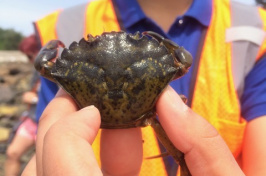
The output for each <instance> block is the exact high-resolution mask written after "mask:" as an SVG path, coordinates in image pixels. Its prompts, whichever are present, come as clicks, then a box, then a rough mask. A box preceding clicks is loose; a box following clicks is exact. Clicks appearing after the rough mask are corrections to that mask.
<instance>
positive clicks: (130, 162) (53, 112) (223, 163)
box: [23, 87, 243, 176]
mask: <svg viewBox="0 0 266 176" xmlns="http://www.w3.org/2000/svg"><path fill="white" fill-rule="evenodd" d="M65 107H68V108H65ZM156 108H157V113H158V115H159V120H160V122H161V124H162V126H163V127H164V129H165V131H166V133H167V135H168V136H169V138H170V140H171V141H172V142H173V144H174V145H175V146H176V147H177V148H178V149H179V150H181V151H182V152H184V153H185V160H186V163H187V165H188V168H189V170H190V172H191V174H192V175H195V176H196V175H243V173H242V171H241V170H240V168H239V167H238V165H237V163H236V161H235V159H234V158H233V156H232V154H231V152H230V151H229V149H228V147H227V146H226V144H225V143H224V141H223V140H222V138H221V137H220V135H219V134H218V133H217V131H216V130H215V129H214V128H213V127H212V126H211V125H210V124H209V123H208V122H207V121H206V120H204V119H203V118H202V117H200V116H199V115H197V114H196V113H194V112H193V111H192V110H190V109H189V108H188V107H187V106H186V105H185V104H184V103H183V102H182V100H181V99H180V97H179V96H178V95H177V93H176V92H175V91H174V90H173V89H172V88H170V87H168V88H167V89H166V90H165V91H164V92H163V93H162V95H161V96H160V98H159V99H158V102H157V105H156ZM60 117H61V118H60ZM62 117H63V118H62ZM99 125H100V114H99V112H98V110H97V109H96V108H95V107H87V108H84V109H82V110H80V111H77V107H76V106H75V103H74V102H73V100H72V99H71V98H70V97H69V96H68V95H66V94H65V93H64V92H61V93H59V94H58V95H57V97H56V98H55V99H54V100H53V101H52V102H51V103H50V104H49V105H48V107H47V109H46V110H45V112H44V113H43V116H42V120H41V121H40V127H39V132H38V139H37V164H38V165H39V167H38V175H71V174H74V175H88V173H91V175H93V174H95V175H101V174H102V173H101V170H100V169H99V166H98V165H97V162H96V160H95V157H94V154H93V152H92V149H91V144H92V142H93V140H94V138H95V136H96V133H97V131H98V130H99ZM44 132H45V133H44ZM44 136H45V137H44ZM41 139H42V140H41ZM38 141H39V142H38ZM43 141H44V142H43ZM101 142H102V145H101V149H102V153H101V160H102V172H103V173H104V175H123V174H124V175H138V172H139V169H140V166H141V161H142V141H141V135H140V131H139V128H136V129H134V128H133V129H125V130H103V131H102V141H101ZM129 151H130V152H129ZM51 173H52V174H51ZM77 173H78V174H77ZM125 173H126V174H125ZM23 176H24V175H23Z"/></svg>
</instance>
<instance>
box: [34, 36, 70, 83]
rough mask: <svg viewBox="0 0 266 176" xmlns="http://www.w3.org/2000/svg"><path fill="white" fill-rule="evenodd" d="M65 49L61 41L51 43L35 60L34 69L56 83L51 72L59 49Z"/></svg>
mask: <svg viewBox="0 0 266 176" xmlns="http://www.w3.org/2000/svg"><path fill="white" fill-rule="evenodd" d="M59 47H63V48H64V47H65V45H64V44H63V43H62V42H61V41H60V40H51V41H49V42H48V43H47V44H46V45H45V46H44V47H43V48H42V49H41V50H40V52H39V54H38V56H37V57H36V59H35V62H34V67H35V69H36V70H37V71H38V72H40V74H41V75H42V76H44V77H45V78H47V79H49V80H51V81H54V79H53V77H52V75H51V71H52V68H53V65H54V62H53V61H54V60H55V59H56V58H57V54H58V48H59Z"/></svg>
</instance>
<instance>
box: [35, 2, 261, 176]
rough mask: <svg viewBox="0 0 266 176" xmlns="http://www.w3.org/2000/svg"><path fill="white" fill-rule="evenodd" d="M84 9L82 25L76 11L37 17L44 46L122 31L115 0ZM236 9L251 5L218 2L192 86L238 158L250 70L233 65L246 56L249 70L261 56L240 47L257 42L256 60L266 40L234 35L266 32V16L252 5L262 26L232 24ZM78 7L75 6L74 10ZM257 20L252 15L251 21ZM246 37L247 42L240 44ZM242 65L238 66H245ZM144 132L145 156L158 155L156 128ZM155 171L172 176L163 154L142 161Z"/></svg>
mask: <svg viewBox="0 0 266 176" xmlns="http://www.w3.org/2000/svg"><path fill="white" fill-rule="evenodd" d="M80 8H83V9H84V11H82V10H77V11H78V13H82V19H80V17H76V19H79V20H77V21H79V23H80V21H81V24H77V22H76V23H75V20H74V19H75V17H74V16H75V15H74V13H72V14H71V15H67V12H66V11H67V10H64V11H56V12H54V13H52V14H50V15H48V16H46V17H45V18H43V19H41V20H39V21H37V22H36V23H35V26H36V30H37V32H38V33H39V36H40V40H41V44H42V45H44V44H45V43H47V42H48V41H50V40H52V39H58V38H59V39H60V40H62V41H63V42H64V43H65V44H66V46H68V45H69V44H70V42H72V41H79V40H80V38H81V37H82V36H83V37H84V38H86V37H87V34H89V33H90V34H92V35H100V34H101V33H102V32H109V31H119V30H120V26H119V22H118V19H117V16H116V13H115V10H114V6H113V4H112V2H111V1H110V0H98V1H92V2H90V3H88V4H87V5H86V6H84V5H83V6H82V7H81V6H80V7H79V8H78V7H77V9H80ZM232 9H234V10H235V12H234V13H236V14H238V13H239V14H240V12H241V10H242V13H246V14H248V13H247V6H245V5H242V4H239V3H235V2H234V3H233V2H230V1H229V0H214V1H213V15H212V19H211V23H210V26H209V28H208V29H207V32H206V36H205V38H204V40H203V41H204V42H203V44H202V51H201V52H199V53H201V54H200V59H199V63H198V67H197V68H198V69H196V70H194V72H195V73H196V74H195V75H196V76H195V78H196V79H195V81H194V84H193V83H192V85H193V86H191V87H192V88H193V95H192V99H191V102H190V104H191V107H192V109H193V110H194V111H195V112H197V113H198V114H200V115H201V116H203V117H205V118H206V119H207V120H208V121H209V122H210V123H211V124H212V125H213V126H214V127H215V128H216V129H217V130H218V132H219V133H220V134H221V136H222V137H223V139H224V140H225V141H226V143H227V145H228V146H229V148H230V150H231V151H232V153H233V154H234V156H235V157H238V156H239V154H240V153H241V148H242V141H243V135H244V130H245V125H246V122H245V121H244V120H243V119H242V118H241V115H240V107H239V96H240V94H241V85H243V84H242V83H243V79H244V75H245V74H246V73H244V72H247V70H245V69H244V71H243V69H242V70H241V69H240V71H239V69H234V68H236V66H234V62H235V59H237V58H238V57H235V56H239V55H241V57H240V60H239V61H240V62H241V63H238V64H239V65H241V64H242V65H243V68H246V67H245V64H246V62H247V63H248V64H249V65H251V66H252V65H254V63H255V61H256V60H254V61H250V62H249V61H247V59H246V58H245V59H243V58H242V56H243V57H247V56H246V55H245V53H246V52H248V50H245V48H242V49H241V47H243V46H246V45H249V44H250V43H254V42H255V45H253V44H252V46H253V47H252V51H253V53H254V58H256V59H257V60H258V59H260V58H261V56H262V55H263V54H264V53H265V50H266V41H265V40H264V38H263V37H264V36H259V38H262V40H261V41H258V40H256V41H249V39H251V40H252V38H253V37H252V36H251V37H250V38H245V36H244V38H243V35H242V36H241V35H240V36H236V35H232V34H234V33H236V32H238V31H240V30H251V31H252V30H253V31H254V30H255V31H256V30H258V31H259V32H258V33H256V34H264V31H265V30H266V24H265V23H263V21H266V14H265V11H264V10H262V9H257V8H256V7H254V8H250V7H248V11H252V12H251V13H255V14H257V16H258V18H257V20H258V21H259V22H260V24H261V26H252V25H251V26H250V24H235V25H232V23H237V21H238V20H237V18H236V19H232V13H233V12H232V11H233V10H232ZM70 11H71V10H70ZM73 11H75V9H72V12H73ZM77 11H76V12H77ZM238 11H240V12H238ZM63 13H65V14H64V15H66V17H69V18H71V19H69V18H67V19H66V18H65V19H64V20H65V21H71V22H61V21H60V15H62V14H63ZM62 16H63V15H62ZM254 18H255V17H254V16H252V20H254ZM261 19H262V20H261ZM64 20H63V21H64ZM232 20H233V22H232ZM234 20H235V21H234ZM73 23H74V24H73ZM241 26H244V27H245V26H246V28H239V27H241ZM237 27H238V28H237ZM75 28H77V31H82V32H81V34H80V32H75ZM73 31H74V32H73ZM262 31H263V32H262ZM79 35H80V36H79ZM62 36H63V37H62ZM230 36H231V38H230ZM232 36H233V37H232ZM235 36H236V37H235ZM227 38H228V39H227ZM226 40H227V41H226ZM243 40H247V41H246V42H239V41H243ZM239 43H241V44H239ZM239 46H240V49H239ZM254 46H255V47H254ZM234 48H237V49H234ZM235 51H236V52H235ZM241 59H243V60H241ZM249 59H250V58H249ZM250 63H251V64H250ZM239 65H238V67H240V66H239ZM250 68H251V67H250ZM235 70H237V71H235ZM235 75H236V76H235ZM240 78H242V79H240ZM142 135H143V140H144V141H145V142H144V143H143V152H144V154H143V155H144V157H148V156H154V155H157V154H159V153H160V148H159V146H158V143H157V139H156V137H155V134H154V132H153V130H152V129H151V127H145V128H142ZM99 136H100V132H99V135H98V136H97V137H96V140H95V141H94V143H93V148H94V151H95V155H96V158H97V160H98V161H99V163H100V158H99V156H100V155H99V148H100V137H99ZM151 174H152V175H158V176H162V175H167V172H166V170H165V166H164V163H163V159H162V158H157V159H152V160H147V159H144V160H143V164H142V168H141V173H140V175H144V176H146V175H151Z"/></svg>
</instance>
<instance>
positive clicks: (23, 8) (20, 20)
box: [0, 0, 255, 36]
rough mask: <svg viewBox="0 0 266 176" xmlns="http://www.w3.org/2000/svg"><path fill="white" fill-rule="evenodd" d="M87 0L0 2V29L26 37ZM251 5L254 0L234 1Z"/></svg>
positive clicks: (1, 0) (2, 0)
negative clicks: (35, 23) (46, 18)
mask: <svg viewBox="0 0 266 176" xmlns="http://www.w3.org/2000/svg"><path fill="white" fill-rule="evenodd" d="M87 1H89V0H45V1H44V0H42V1H41V0H0V27H1V28H4V29H10V28H12V29H14V30H15V31H17V32H21V33H22V34H23V35H25V36H27V35H30V34H32V33H33V32H34V30H33V25H32V22H33V21H36V20H38V19H40V18H42V17H44V16H45V15H46V14H49V13H51V12H53V11H54V10H57V9H63V8H67V7H70V6H73V5H76V4H80V3H85V2H87ZM235 1H241V2H244V3H248V4H253V3H254V1H255V0H235Z"/></svg>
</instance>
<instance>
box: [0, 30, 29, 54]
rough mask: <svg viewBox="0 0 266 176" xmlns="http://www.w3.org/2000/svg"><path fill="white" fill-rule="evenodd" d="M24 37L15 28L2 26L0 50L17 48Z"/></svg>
mask: <svg viewBox="0 0 266 176" xmlns="http://www.w3.org/2000/svg"><path fill="white" fill-rule="evenodd" d="M23 37H24V36H23V35H22V34H21V33H19V32H16V31H14V30H13V29H2V28H0V50H17V49H18V45H19V43H20V42H21V40H22V39H23Z"/></svg>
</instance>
